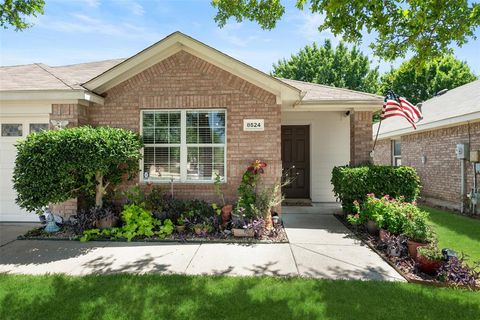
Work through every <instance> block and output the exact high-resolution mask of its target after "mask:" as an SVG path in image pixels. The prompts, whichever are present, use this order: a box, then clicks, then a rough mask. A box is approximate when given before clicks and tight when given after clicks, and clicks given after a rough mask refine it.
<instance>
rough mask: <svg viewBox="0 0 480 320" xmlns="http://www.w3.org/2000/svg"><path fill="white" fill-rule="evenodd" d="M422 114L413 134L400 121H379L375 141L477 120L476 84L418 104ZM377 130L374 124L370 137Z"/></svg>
mask: <svg viewBox="0 0 480 320" xmlns="http://www.w3.org/2000/svg"><path fill="white" fill-rule="evenodd" d="M422 114H423V119H422V120H420V122H418V124H417V130H414V129H413V128H412V126H411V125H410V124H409V123H408V122H407V120H406V119H404V118H402V117H392V118H388V119H386V120H383V121H382V124H381V126H380V132H379V135H378V137H379V139H380V138H388V137H392V136H399V135H403V134H410V133H414V132H419V131H425V130H432V129H436V128H440V127H445V126H452V125H458V124H460V123H464V122H466V121H474V120H477V121H478V120H480V80H476V81H473V82H470V83H467V84H465V85H463V86H460V87H457V88H455V89H452V90H449V91H447V92H446V93H444V94H442V95H441V96H437V97H434V98H432V99H429V100H427V101H425V102H422ZM377 130H378V123H377V124H375V125H374V127H373V132H374V134H376V132H377Z"/></svg>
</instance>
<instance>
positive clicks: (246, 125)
mask: <svg viewBox="0 0 480 320" xmlns="http://www.w3.org/2000/svg"><path fill="white" fill-rule="evenodd" d="M264 130H265V121H264V119H243V131H264Z"/></svg>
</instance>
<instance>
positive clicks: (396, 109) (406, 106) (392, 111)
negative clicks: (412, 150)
mask: <svg viewBox="0 0 480 320" xmlns="http://www.w3.org/2000/svg"><path fill="white" fill-rule="evenodd" d="M395 116H400V117H404V118H405V119H407V121H408V122H410V124H411V125H412V126H413V128H414V129H417V126H416V125H415V123H417V122H418V121H420V120H421V119H422V112H421V110H420V108H418V107H417V106H414V105H413V104H411V103H410V102H408V101H407V99H405V98H404V97H399V96H397V95H396V94H394V93H393V92H389V93H387V95H386V97H385V102H384V103H383V109H382V115H381V118H382V120H383V119H386V118H390V117H395Z"/></svg>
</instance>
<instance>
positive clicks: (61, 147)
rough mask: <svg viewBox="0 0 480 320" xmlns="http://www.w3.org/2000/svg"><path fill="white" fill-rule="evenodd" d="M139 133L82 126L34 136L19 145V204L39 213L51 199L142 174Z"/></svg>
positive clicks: (98, 196) (99, 195) (103, 188)
mask: <svg viewBox="0 0 480 320" xmlns="http://www.w3.org/2000/svg"><path fill="white" fill-rule="evenodd" d="M141 147H142V142H141V140H140V137H139V136H138V135H137V134H135V133H133V132H131V131H128V130H123V129H117V128H108V127H100V128H91V127H79V128H71V129H60V130H56V131H54V130H50V131H42V132H38V133H34V134H30V135H29V136H28V137H27V138H26V139H25V140H23V141H21V142H19V143H18V144H17V158H16V160H15V168H14V171H13V187H14V188H15V190H16V191H17V193H18V197H17V203H18V204H19V205H20V207H22V208H24V209H26V210H28V211H37V210H39V209H41V208H42V207H44V206H47V205H49V204H50V203H58V202H63V201H66V200H68V199H71V198H75V197H78V196H80V195H84V194H86V195H91V196H93V195H95V204H96V206H97V207H102V205H103V197H104V195H105V194H106V193H107V188H108V187H109V186H111V187H113V186H114V185H116V184H118V183H120V182H121V181H122V179H123V178H124V176H125V175H127V176H128V177H133V176H134V175H136V174H137V173H138V171H139V170H138V161H139V159H140V158H141V153H140V148H141Z"/></svg>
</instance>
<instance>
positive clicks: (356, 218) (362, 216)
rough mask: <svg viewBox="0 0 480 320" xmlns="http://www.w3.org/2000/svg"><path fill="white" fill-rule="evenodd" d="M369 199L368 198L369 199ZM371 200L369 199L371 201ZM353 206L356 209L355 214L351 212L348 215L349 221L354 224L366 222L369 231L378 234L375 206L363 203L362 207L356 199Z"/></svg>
mask: <svg viewBox="0 0 480 320" xmlns="http://www.w3.org/2000/svg"><path fill="white" fill-rule="evenodd" d="M367 200H368V199H367ZM370 202H371V201H369V203H370ZM370 204H371V203H370ZM353 207H354V209H355V211H356V213H355V214H354V215H351V214H349V215H348V216H347V221H348V222H350V223H351V224H353V225H360V224H364V225H365V228H366V229H367V231H368V233H370V234H372V235H377V234H378V225H377V223H376V216H377V214H375V212H376V211H375V210H374V208H373V207H372V206H371V205H370V206H367V205H365V204H364V205H363V206H362V207H360V203H359V202H358V201H357V200H355V201H353Z"/></svg>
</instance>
